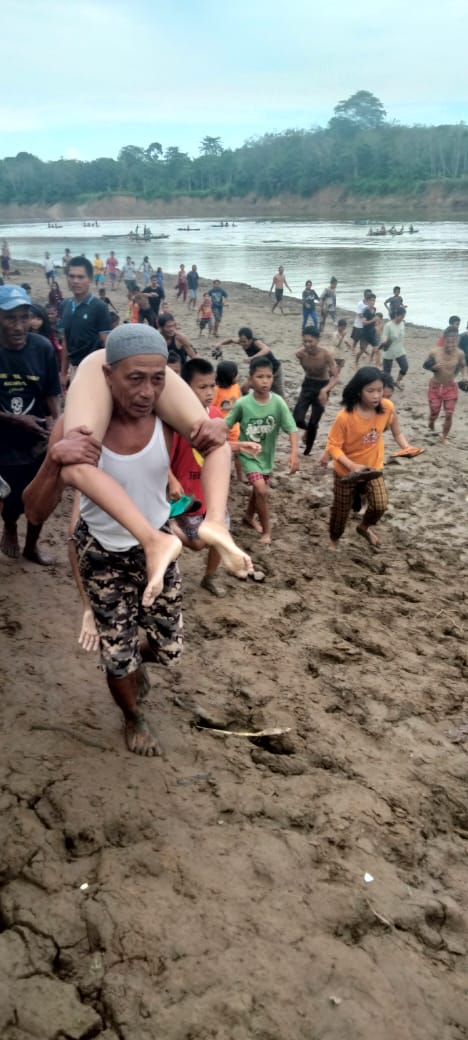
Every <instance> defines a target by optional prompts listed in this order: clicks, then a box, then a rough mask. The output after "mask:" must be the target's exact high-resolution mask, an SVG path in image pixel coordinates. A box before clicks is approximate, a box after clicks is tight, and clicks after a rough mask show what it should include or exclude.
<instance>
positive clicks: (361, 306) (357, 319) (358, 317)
mask: <svg viewBox="0 0 468 1040" xmlns="http://www.w3.org/2000/svg"><path fill="white" fill-rule="evenodd" d="M368 306H369V304H368V302H367V300H360V301H359V303H358V305H357V307H356V313H355V315H354V323H353V324H354V328H355V329H363V328H364V325H363V323H362V315H363V314H364V311H365V310H367V308H368Z"/></svg>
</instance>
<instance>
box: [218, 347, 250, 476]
mask: <svg viewBox="0 0 468 1040" xmlns="http://www.w3.org/2000/svg"><path fill="white" fill-rule="evenodd" d="M238 377H239V371H238V368H237V365H236V363H235V362H234V361H220V362H219V365H218V366H217V369H216V390H215V396H214V401H213V405H214V407H215V408H219V411H220V412H221V415H222V417H223V419H225V418H226V416H227V415H228V414H229V412H230V411H231V408H232V406H233V404H235V402H236V401H238V400H239V398H240V397H241V388H240V386H239V383H238V382H237V380H238ZM239 434H240V426H239V423H235V425H234V426H233V427H232V430H229V432H228V440H229V441H230V443H231V445H232V444H233V442H236V441H238V440H239ZM234 466H235V469H236V476H237V479H238V480H240V481H243V473H242V467H241V464H240V460H239V458H238V456H237V455H235V456H234Z"/></svg>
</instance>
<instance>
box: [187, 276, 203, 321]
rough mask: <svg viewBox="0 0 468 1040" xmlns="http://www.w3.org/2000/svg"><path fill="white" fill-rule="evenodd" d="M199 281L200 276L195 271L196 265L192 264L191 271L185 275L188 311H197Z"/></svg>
mask: <svg viewBox="0 0 468 1040" xmlns="http://www.w3.org/2000/svg"><path fill="white" fill-rule="evenodd" d="M199 281H200V275H199V273H198V271H197V265H196V264H192V267H191V270H190V271H189V273H188V275H187V286H188V298H189V299H188V310H189V311H190V310H192V311H195V310H196V309H197V294H198V283H199Z"/></svg>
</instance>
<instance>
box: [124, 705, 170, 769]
mask: <svg viewBox="0 0 468 1040" xmlns="http://www.w3.org/2000/svg"><path fill="white" fill-rule="evenodd" d="M125 733H126V739H127V747H128V750H129V751H133V753H134V754H135V755H146V756H147V757H148V758H151V757H154V756H155V755H161V753H162V752H161V748H160V746H159V744H158V741H157V740H156V737H155V736H154V733H152V732H151V730H150V727H149V725H148V723H147V721H146V718H145V716H144V715H143V712H141V711H138V712H137V713H136V715H135V718H134V719H126V721H125Z"/></svg>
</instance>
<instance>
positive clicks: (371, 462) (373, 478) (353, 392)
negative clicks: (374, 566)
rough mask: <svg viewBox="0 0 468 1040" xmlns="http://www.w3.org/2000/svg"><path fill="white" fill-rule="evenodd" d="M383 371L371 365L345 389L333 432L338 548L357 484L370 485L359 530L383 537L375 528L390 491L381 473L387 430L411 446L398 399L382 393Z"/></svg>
mask: <svg viewBox="0 0 468 1040" xmlns="http://www.w3.org/2000/svg"><path fill="white" fill-rule="evenodd" d="M383 391H384V384H383V380H382V372H381V371H380V369H378V368H373V367H371V366H370V365H366V366H365V367H364V368H361V369H360V370H359V371H358V372H356V374H355V375H354V376H353V378H352V379H350V381H349V383H347V385H346V386H345V387H344V389H343V401H342V403H343V405H344V407H343V408H342V409H341V411H340V412H338V415H337V417H336V419H335V421H334V423H333V425H332V427H331V429H330V432H329V434H328V442H327V452H328V454H329V455H330V456H331V458H332V459H333V467H334V470H335V483H334V489H333V504H332V509H331V514H330V541H331V548H332V549H336V547H337V545H338V541H339V539H340V538H341V535H342V534H343V532H344V530H345V527H346V522H347V519H348V515H349V511H350V509H351V505H352V501H353V495H354V492H355V490H356V485H360V486H361V487H363V486H364V485H365V491H366V498H367V509H366V511H365V513H364V516H362V517H361V518H360V520H359V524H358V526H357V528H356V530H357V533H358V534H360V535H361V537H362V538H365V539H366V541H368V542H369V544H370V545H371V546H372V547H373V548H374V549H377V548H378V547H379V545H380V539H379V538H378V537H377V535H376V534H375V532H374V531H371V530H370V528H371V527H373V526H374V524H376V523H377V522H378V520H380V518H381V516H383V514H384V512H385V510H386V508H387V505H388V496H387V489H386V487H385V482H384V479H383V476H382V469H383V462H384V438H383V434H384V431H385V430H391V432H392V435H393V437H394V438H395V440H396V442H397V444H398V445H399V446H400V448H402V449H404V450H406V449H410V445H409V444H408V441H407V440H406V438H405V437H404V436H403V434H402V432H401V429H400V424H399V422H398V418H397V416H396V413H395V408H394V405H393V402H392V401H390V399H389V398H384V397H383Z"/></svg>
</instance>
